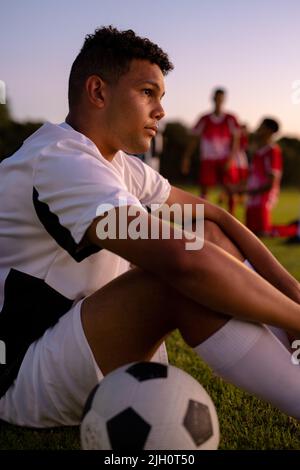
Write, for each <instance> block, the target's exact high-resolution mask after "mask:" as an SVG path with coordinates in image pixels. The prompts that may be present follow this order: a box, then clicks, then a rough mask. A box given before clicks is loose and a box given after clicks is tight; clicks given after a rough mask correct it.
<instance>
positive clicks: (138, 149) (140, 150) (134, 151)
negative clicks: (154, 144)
mask: <svg viewBox="0 0 300 470" xmlns="http://www.w3.org/2000/svg"><path fill="white" fill-rule="evenodd" d="M150 142H151V141H150ZM150 142H149V143H144V144H141V145H134V146H130V147H129V146H128V147H124V148H123V149H122V150H123V152H126V153H129V154H131V155H141V154H144V153H146V152H148V150H149V149H150Z"/></svg>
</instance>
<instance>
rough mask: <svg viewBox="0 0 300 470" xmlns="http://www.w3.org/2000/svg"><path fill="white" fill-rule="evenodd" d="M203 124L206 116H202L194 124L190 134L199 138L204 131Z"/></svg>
mask: <svg viewBox="0 0 300 470" xmlns="http://www.w3.org/2000/svg"><path fill="white" fill-rule="evenodd" d="M205 124H206V116H202V117H201V118H200V119H198V121H197V122H196V124H195V125H194V127H193V128H192V133H193V134H194V135H198V136H201V134H202V132H203V130H204V127H205Z"/></svg>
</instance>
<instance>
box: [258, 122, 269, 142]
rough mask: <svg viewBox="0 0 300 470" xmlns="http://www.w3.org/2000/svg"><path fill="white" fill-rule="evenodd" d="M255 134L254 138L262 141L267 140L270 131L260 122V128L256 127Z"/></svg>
mask: <svg viewBox="0 0 300 470" xmlns="http://www.w3.org/2000/svg"><path fill="white" fill-rule="evenodd" d="M255 134H256V137H257V138H258V139H259V140H264V139H267V138H269V136H270V129H268V128H267V127H266V126H265V125H264V123H263V122H262V123H261V124H260V126H259V127H258V129H257V130H256V132H255Z"/></svg>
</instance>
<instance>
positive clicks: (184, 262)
mask: <svg viewBox="0 0 300 470" xmlns="http://www.w3.org/2000/svg"><path fill="white" fill-rule="evenodd" d="M130 207H132V206H130ZM127 209H128V210H129V208H125V209H124V208H122V211H124V210H125V211H126V210H127ZM119 212H120V209H117V210H116V217H117V220H119ZM127 215H128V214H127ZM124 216H126V213H125V214H124V212H123V217H124ZM102 218H103V217H98V218H96V219H95V220H94V222H93V223H92V224H91V225H90V227H89V228H88V230H87V232H86V234H85V237H84V238H85V240H86V241H88V242H89V243H93V244H96V245H98V246H101V247H102V248H106V249H107V250H109V251H112V252H113V253H115V254H117V255H119V256H121V257H123V258H125V259H127V260H128V261H130V262H132V263H133V264H135V265H136V266H139V267H140V268H142V269H144V270H145V271H148V272H150V273H152V274H154V275H155V276H157V277H158V278H160V279H161V280H162V281H164V282H165V283H167V284H168V285H170V286H171V287H173V288H174V289H176V290H177V291H178V292H180V293H181V294H183V295H184V296H186V297H188V298H190V299H192V300H193V301H195V302H196V303H198V304H199V305H203V306H205V307H208V308H209V309H211V310H212V311H215V312H220V313H224V314H227V315H230V316H234V317H237V318H240V319H244V320H249V321H255V322H260V323H266V324H270V325H275V326H279V327H281V328H285V329H287V330H290V331H292V332H295V335H299V334H300V306H299V305H298V304H297V303H295V302H293V300H291V299H289V298H288V297H287V296H285V295H283V294H282V293H281V292H280V291H279V290H277V289H276V288H275V287H273V286H272V285H271V284H270V283H269V282H267V281H266V280H264V279H263V278H262V277H260V276H259V275H258V274H256V273H255V272H253V271H252V270H250V269H248V268H246V267H245V266H244V265H243V264H242V263H240V262H239V261H238V260H236V259H235V258H234V257H233V256H231V255H230V254H228V253H226V252H225V251H224V250H222V249H221V248H219V247H218V246H216V245H214V244H213V243H210V242H207V241H205V242H204V246H203V248H202V249H201V250H196V251H189V250H187V249H186V247H185V243H186V241H187V240H185V239H184V238H177V237H176V236H175V231H176V230H177V229H176V228H175V227H174V228H172V227H170V232H171V236H170V237H169V238H168V239H164V238H163V236H162V233H163V229H162V227H163V225H164V223H165V222H164V221H161V220H159V219H158V218H157V217H153V216H151V215H149V214H147V213H146V212H145V211H143V212H142V214H141V217H140V220H139V224H141V226H142V227H144V228H145V227H147V226H148V229H149V228H150V227H151V225H152V219H156V222H157V221H158V223H159V232H158V237H156V238H151V237H150V238H148V239H143V238H141V237H140V238H133V237H131V234H130V225H131V223H132V222H134V220H135V217H129V216H127V220H125V219H123V221H122V225H123V222H125V225H126V226H127V230H128V232H127V236H126V237H125V238H123V237H122V238H120V237H115V236H114V235H113V234H112V235H111V236H108V237H105V238H104V239H101V236H100V238H99V236H98V235H99V231H98V230H97V226H98V223H99V222H100V221H101V219H102ZM178 230H179V232H180V229H178ZM101 233H103V229H102V231H100V235H101ZM117 233H118V231H117ZM149 233H150V232H149ZM188 241H189V240H188Z"/></svg>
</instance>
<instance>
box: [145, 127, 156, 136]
mask: <svg viewBox="0 0 300 470" xmlns="http://www.w3.org/2000/svg"><path fill="white" fill-rule="evenodd" d="M145 129H146V130H147V131H149V133H151V134H152V135H156V134H157V126H147V127H145Z"/></svg>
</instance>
